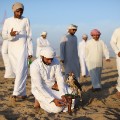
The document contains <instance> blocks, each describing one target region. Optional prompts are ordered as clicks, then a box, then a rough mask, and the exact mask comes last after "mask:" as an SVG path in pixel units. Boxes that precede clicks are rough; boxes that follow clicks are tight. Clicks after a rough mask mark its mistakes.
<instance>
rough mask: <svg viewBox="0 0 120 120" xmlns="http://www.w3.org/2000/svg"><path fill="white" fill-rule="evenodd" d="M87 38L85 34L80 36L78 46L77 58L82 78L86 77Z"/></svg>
mask: <svg viewBox="0 0 120 120" xmlns="http://www.w3.org/2000/svg"><path fill="white" fill-rule="evenodd" d="M87 39H88V36H87V35H86V34H83V35H82V41H80V42H79V45H78V56H79V60H80V67H81V74H82V76H83V77H86V76H88V68H87V66H86V61H85V46H86V44H87Z"/></svg>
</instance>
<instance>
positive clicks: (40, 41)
mask: <svg viewBox="0 0 120 120" xmlns="http://www.w3.org/2000/svg"><path fill="white" fill-rule="evenodd" d="M47 46H50V43H49V41H48V40H47V39H43V38H42V37H40V38H37V48H36V57H37V58H38V57H39V56H40V51H41V50H42V48H43V47H47Z"/></svg>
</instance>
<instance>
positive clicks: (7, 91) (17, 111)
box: [0, 56, 120, 120]
mask: <svg viewBox="0 0 120 120" xmlns="http://www.w3.org/2000/svg"><path fill="white" fill-rule="evenodd" d="M4 71H5V68H4V64H3V60H2V58H1V56H0V120H120V99H118V98H117V96H116V89H115V86H116V83H117V77H118V74H117V70H116V62H115V59H114V58H112V59H111V62H110V63H106V62H105V61H104V67H103V71H102V91H100V92H95V93H94V92H92V91H91V82H90V78H89V77H88V78H85V79H83V78H81V84H82V88H83V90H84V93H83V103H80V104H78V105H77V106H78V107H79V108H78V109H76V110H74V111H73V113H72V115H69V114H68V113H58V114H52V113H47V112H45V111H43V110H41V109H39V110H35V109H34V107H33V103H34V97H33V95H32V94H31V91H30V88H31V82H30V76H29V75H28V79H27V95H28V98H27V99H26V100H24V101H23V100H20V99H19V100H17V102H16V103H14V102H11V101H10V96H11V95H12V91H13V86H14V79H5V78H4V77H3V76H4Z"/></svg>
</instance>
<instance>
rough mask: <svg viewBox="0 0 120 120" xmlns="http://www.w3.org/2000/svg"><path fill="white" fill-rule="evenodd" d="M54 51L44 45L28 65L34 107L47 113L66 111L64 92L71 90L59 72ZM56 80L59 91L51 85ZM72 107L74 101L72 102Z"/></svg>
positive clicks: (58, 64) (68, 92)
mask: <svg viewBox="0 0 120 120" xmlns="http://www.w3.org/2000/svg"><path fill="white" fill-rule="evenodd" d="M55 54H56V53H55V51H54V49H53V48H51V47H45V48H43V49H42V50H41V52H40V57H38V58H37V59H36V60H34V61H33V63H32V64H31V66H30V75H31V85H32V87H31V89H32V94H33V95H34V97H35V103H34V107H35V108H36V107H37V108H38V107H41V108H42V109H44V110H45V111H47V112H49V113H58V112H61V111H63V112H66V111H67V110H68V108H67V106H66V104H67V102H68V101H67V98H66V97H65V94H70V93H71V92H72V91H71V90H70V88H69V89H68V87H67V86H66V85H65V82H64V79H63V75H62V73H61V68H60V63H59V61H58V60H57V59H56V58H55ZM56 82H57V85H58V89H59V91H56V90H53V89H52V86H53V85H54V84H55V83H56ZM72 103H73V104H72V108H73V107H74V101H73V102H72Z"/></svg>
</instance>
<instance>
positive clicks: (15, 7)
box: [12, 2, 24, 12]
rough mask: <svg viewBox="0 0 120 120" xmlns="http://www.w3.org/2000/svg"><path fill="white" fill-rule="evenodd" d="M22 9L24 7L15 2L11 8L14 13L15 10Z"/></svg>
mask: <svg viewBox="0 0 120 120" xmlns="http://www.w3.org/2000/svg"><path fill="white" fill-rule="evenodd" d="M19 8H22V9H23V10H24V5H23V4H22V3H19V2H16V3H14V4H13V6H12V10H13V12H15V11H16V10H17V9H19Z"/></svg>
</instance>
